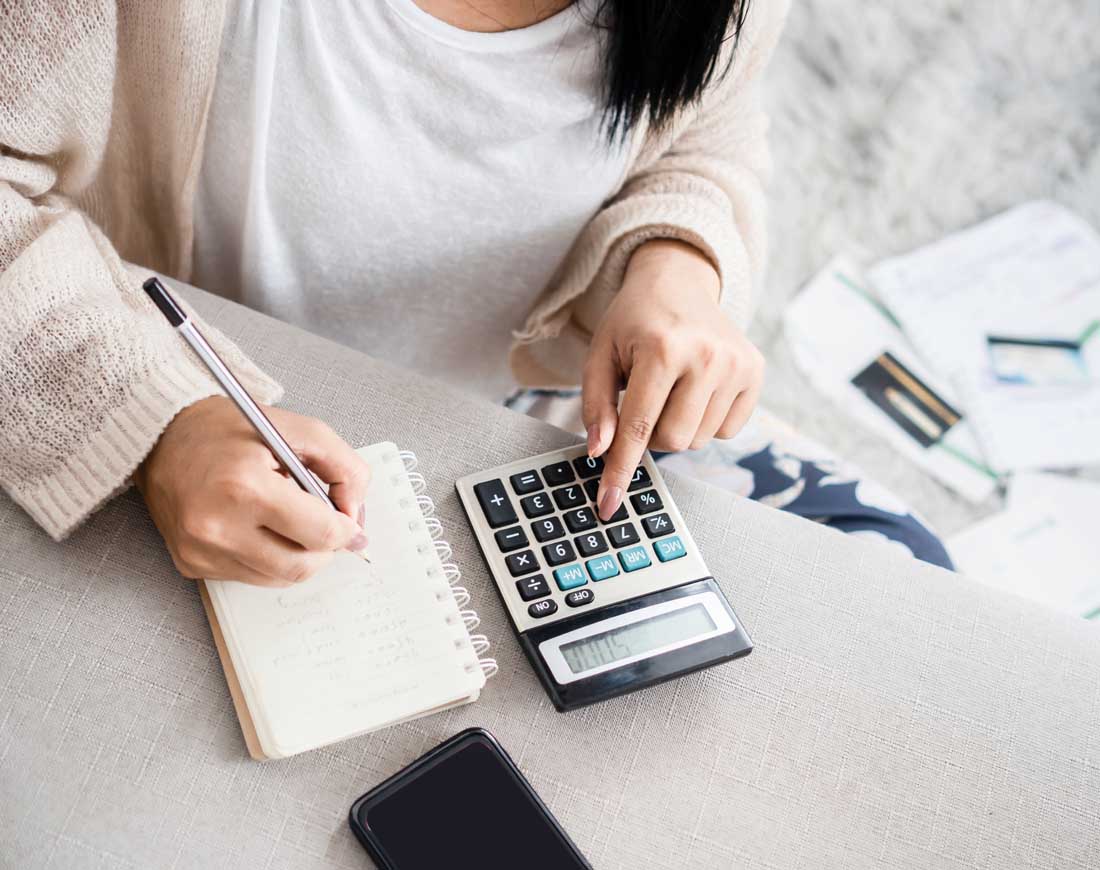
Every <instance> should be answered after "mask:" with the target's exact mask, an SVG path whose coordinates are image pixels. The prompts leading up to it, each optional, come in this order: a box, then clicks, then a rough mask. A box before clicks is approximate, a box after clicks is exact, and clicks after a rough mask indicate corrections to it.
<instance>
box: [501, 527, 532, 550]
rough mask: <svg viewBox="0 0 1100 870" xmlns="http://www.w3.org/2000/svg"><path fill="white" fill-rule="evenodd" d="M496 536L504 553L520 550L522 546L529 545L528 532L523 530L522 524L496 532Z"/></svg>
mask: <svg viewBox="0 0 1100 870" xmlns="http://www.w3.org/2000/svg"><path fill="white" fill-rule="evenodd" d="M495 537H496V539H497V546H498V547H500V550H501V552H502V553H510V552H512V550H518V549H519V548H520V547H526V546H527V532H525V531H524V530H523V527H522V526H513V527H512V528H510V529H501V530H500V531H499V532H497V533H496V535H495Z"/></svg>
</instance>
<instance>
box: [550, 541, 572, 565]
mask: <svg viewBox="0 0 1100 870" xmlns="http://www.w3.org/2000/svg"><path fill="white" fill-rule="evenodd" d="M542 555H543V556H545V557H546V564H547V565H549V566H550V567H553V566H554V565H564V564H565V563H566V562H572V561H573V560H574V559H576V558H577V554H576V553H574V552H573V545H572V544H570V543H569V542H568V541H558V542H557V543H556V544H547V545H546V546H545V547H543V548H542Z"/></svg>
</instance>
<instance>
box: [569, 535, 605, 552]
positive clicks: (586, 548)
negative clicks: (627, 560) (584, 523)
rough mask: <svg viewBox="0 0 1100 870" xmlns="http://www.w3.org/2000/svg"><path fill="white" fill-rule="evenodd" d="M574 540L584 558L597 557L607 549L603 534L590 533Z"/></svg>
mask: <svg viewBox="0 0 1100 870" xmlns="http://www.w3.org/2000/svg"><path fill="white" fill-rule="evenodd" d="M573 540H574V541H576V544H577V549H578V550H579V551H580V554H581V555H582V556H595V555H596V554H597V553H602V552H604V551H605V550H606V549H607V540H606V539H605V538H604V536H603V533H602V532H589V533H588V534H587V535H581V536H580V537H579V538H574V539H573Z"/></svg>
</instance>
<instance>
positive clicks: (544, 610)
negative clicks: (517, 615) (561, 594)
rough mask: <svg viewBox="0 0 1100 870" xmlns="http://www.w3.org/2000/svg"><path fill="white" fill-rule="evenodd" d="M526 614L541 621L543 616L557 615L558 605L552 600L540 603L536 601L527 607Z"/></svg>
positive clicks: (546, 599) (545, 599)
mask: <svg viewBox="0 0 1100 870" xmlns="http://www.w3.org/2000/svg"><path fill="white" fill-rule="evenodd" d="M527 612H528V613H530V614H531V615H532V616H533V617H535V619H542V618H543V617H544V616H549V615H550V614H551V613H557V612H558V603H557V602H556V601H554V599H553V598H544V599H542V601H536V602H535V603H534V604H532V605H531V606H530V607H528V608H527Z"/></svg>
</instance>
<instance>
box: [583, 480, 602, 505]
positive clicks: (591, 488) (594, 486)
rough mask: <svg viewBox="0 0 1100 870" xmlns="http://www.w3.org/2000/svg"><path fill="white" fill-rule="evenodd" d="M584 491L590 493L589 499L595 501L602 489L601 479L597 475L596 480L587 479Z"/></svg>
mask: <svg viewBox="0 0 1100 870" xmlns="http://www.w3.org/2000/svg"><path fill="white" fill-rule="evenodd" d="M584 491H585V492H587V493H588V500H589V501H595V500H596V494H597V493H598V492H599V491H600V479H599V478H598V477H597V478H596V479H595V480H586V481H585V482H584Z"/></svg>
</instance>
